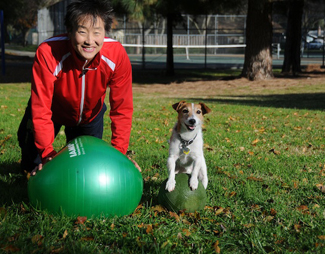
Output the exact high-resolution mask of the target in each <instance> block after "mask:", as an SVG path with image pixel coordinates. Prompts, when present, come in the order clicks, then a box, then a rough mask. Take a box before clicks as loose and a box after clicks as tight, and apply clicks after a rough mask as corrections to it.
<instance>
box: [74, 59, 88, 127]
mask: <svg viewBox="0 0 325 254" xmlns="http://www.w3.org/2000/svg"><path fill="white" fill-rule="evenodd" d="M87 62H88V60H86V62H85V64H84V65H83V66H82V77H81V100H80V116H79V121H78V124H77V125H79V124H80V123H81V120H82V113H83V110H84V104H85V89H86V71H87V69H85V66H86V64H87Z"/></svg>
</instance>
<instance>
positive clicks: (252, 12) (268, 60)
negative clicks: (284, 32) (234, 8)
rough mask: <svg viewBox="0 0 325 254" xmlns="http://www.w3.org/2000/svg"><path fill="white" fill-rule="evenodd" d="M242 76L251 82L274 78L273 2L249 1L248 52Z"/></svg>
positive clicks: (264, 0) (262, 0)
mask: <svg viewBox="0 0 325 254" xmlns="http://www.w3.org/2000/svg"><path fill="white" fill-rule="evenodd" d="M242 76H244V77H246V78H248V79H249V80H261V79H269V78H273V72H272V2H271V1H270V0H248V12H247V21H246V50H245V62H244V68H243V71H242Z"/></svg>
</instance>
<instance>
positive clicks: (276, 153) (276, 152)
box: [269, 148, 281, 155]
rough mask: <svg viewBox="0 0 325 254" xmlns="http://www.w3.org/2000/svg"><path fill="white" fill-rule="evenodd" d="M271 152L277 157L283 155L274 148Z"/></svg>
mask: <svg viewBox="0 0 325 254" xmlns="http://www.w3.org/2000/svg"><path fill="white" fill-rule="evenodd" d="M269 152H270V153H274V154H275V155H280V154H281V153H280V152H279V151H276V150H275V149H274V148H272V149H271V150H270V151H269Z"/></svg>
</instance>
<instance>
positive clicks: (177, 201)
mask: <svg viewBox="0 0 325 254" xmlns="http://www.w3.org/2000/svg"><path fill="white" fill-rule="evenodd" d="M190 177H191V176H190V175H188V174H177V175H176V176H175V180H176V186H175V189H174V190H173V191H171V192H168V190H166V189H165V188H166V182H167V180H168V179H166V180H165V181H163V182H162V184H161V186H160V190H159V194H158V202H159V203H160V204H161V205H163V206H164V207H166V208H167V209H168V210H170V211H174V212H178V211H179V210H185V211H186V212H189V213H192V212H195V211H200V210H202V209H203V208H204V206H205V204H206V192H205V189H204V187H203V184H202V183H201V182H200V181H199V186H198V188H197V189H196V190H194V191H192V190H191V188H190V186H189V181H190Z"/></svg>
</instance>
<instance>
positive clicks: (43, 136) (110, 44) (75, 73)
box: [31, 34, 133, 159]
mask: <svg viewBox="0 0 325 254" xmlns="http://www.w3.org/2000/svg"><path fill="white" fill-rule="evenodd" d="M85 65H86V61H85V60H81V59H80V58H79V56H78V55H77V53H76V52H75V50H74V49H73V47H72V45H71V42H70V40H69V39H68V37H67V35H66V34H65V35H60V36H56V37H53V38H50V39H48V40H46V41H44V42H43V43H42V44H41V45H40V46H39V47H38V49H37V51H36V55H35V61H34V65H33V78H32V95H31V98H32V120H33V125H34V135H35V144H36V147H37V149H38V150H39V153H40V155H41V157H42V159H44V158H46V157H48V156H53V155H55V154H56V152H55V151H54V149H53V145H52V144H53V141H54V125H53V122H55V123H58V124H62V125H66V126H77V125H83V124H87V123H89V122H91V121H92V120H93V119H94V118H95V117H96V116H97V114H98V113H99V112H100V110H101V108H102V106H103V103H104V99H105V95H106V90H107V87H109V88H110V93H109V101H110V118H111V129H112V139H111V143H112V145H113V146H114V147H115V148H116V149H118V150H119V151H120V152H122V153H124V154H125V153H126V151H127V148H128V145H129V139H130V132H131V123H132V113H133V98H132V69H131V64H130V60H129V58H128V56H127V54H126V52H125V50H124V48H123V47H122V45H121V44H120V43H119V42H117V41H115V40H112V39H109V38H105V41H104V45H103V47H102V49H101V50H100V52H99V53H98V54H97V55H96V57H95V58H94V59H93V61H92V63H91V64H90V65H89V66H87V68H84V66H85Z"/></svg>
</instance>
